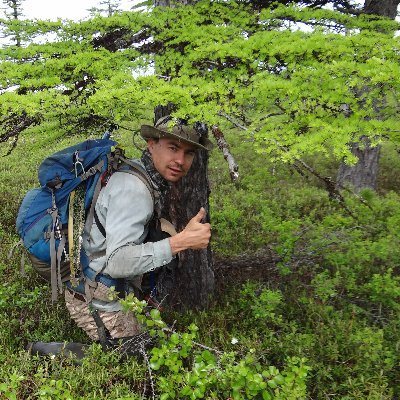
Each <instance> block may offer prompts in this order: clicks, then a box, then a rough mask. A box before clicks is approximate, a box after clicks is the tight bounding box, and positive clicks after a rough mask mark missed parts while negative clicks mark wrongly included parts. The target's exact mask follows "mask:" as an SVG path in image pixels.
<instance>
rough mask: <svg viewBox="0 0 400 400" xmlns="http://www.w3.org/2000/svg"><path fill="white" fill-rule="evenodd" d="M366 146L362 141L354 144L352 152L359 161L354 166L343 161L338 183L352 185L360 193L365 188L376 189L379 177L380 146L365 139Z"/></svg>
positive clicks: (340, 185) (342, 185) (339, 185)
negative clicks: (373, 144)
mask: <svg viewBox="0 0 400 400" xmlns="http://www.w3.org/2000/svg"><path fill="white" fill-rule="evenodd" d="M364 142H365V146H363V147H361V144H360V143H356V144H354V145H353V146H352V149H351V152H352V153H353V154H354V155H355V156H357V158H358V161H357V163H356V164H355V165H354V166H348V165H346V164H344V163H342V164H341V165H340V167H339V171H338V177H337V185H338V187H339V188H342V187H344V186H351V188H352V189H353V190H354V191H355V192H356V193H359V192H360V190H362V189H363V188H369V189H373V190H376V189H377V187H376V182H377V178H378V169H379V156H380V150H381V147H380V146H375V147H371V146H369V144H368V143H367V139H364Z"/></svg>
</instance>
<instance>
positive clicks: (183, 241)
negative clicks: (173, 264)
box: [169, 207, 211, 255]
mask: <svg viewBox="0 0 400 400" xmlns="http://www.w3.org/2000/svg"><path fill="white" fill-rule="evenodd" d="M205 215H206V210H205V209H204V208H203V207H201V208H200V211H199V212H198V213H197V214H196V215H195V216H194V217H193V218H192V219H191V220H190V221H189V223H188V224H187V225H186V227H185V229H184V230H183V231H182V232H180V233H178V234H177V235H175V236H172V237H170V238H169V241H170V245H171V250H172V254H173V255H175V254H176V253H179V252H180V251H182V250H186V249H193V250H197V249H205V248H206V247H207V246H208V243H209V242H210V237H211V226H210V224H208V223H204V224H203V223H202V222H201V221H202V219H203V218H204V217H205Z"/></svg>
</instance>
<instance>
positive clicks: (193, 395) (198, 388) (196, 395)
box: [122, 289, 310, 400]
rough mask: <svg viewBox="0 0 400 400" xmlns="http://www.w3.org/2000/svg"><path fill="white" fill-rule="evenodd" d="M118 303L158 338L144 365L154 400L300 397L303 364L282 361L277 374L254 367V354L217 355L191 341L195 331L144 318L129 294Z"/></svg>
mask: <svg viewBox="0 0 400 400" xmlns="http://www.w3.org/2000/svg"><path fill="white" fill-rule="evenodd" d="M248 290H249V289H247V291H248ZM267 297H268V296H267ZM270 297H271V296H270ZM265 301H268V299H265ZM122 304H123V305H124V306H125V308H127V309H130V310H132V311H134V312H135V313H137V316H138V319H139V321H141V323H142V324H143V325H144V326H147V327H148V328H149V333H150V334H151V335H153V336H154V337H157V339H158V341H157V346H156V347H154V348H153V349H152V350H151V358H150V360H149V362H150V367H151V369H152V370H153V371H154V372H155V373H156V374H157V375H156V381H157V388H158V391H159V398H160V399H164V400H168V399H176V398H180V399H203V398H221V396H222V398H227V397H232V398H233V399H242V398H246V399H252V398H260V396H261V398H263V399H299V398H304V397H305V394H306V385H305V380H306V378H307V375H308V371H309V370H310V368H309V367H308V366H307V364H306V360H305V359H300V358H296V357H292V358H289V359H287V365H286V367H285V369H284V370H283V371H282V372H280V371H279V370H278V369H277V368H276V367H274V366H269V367H266V366H265V365H262V364H260V363H259V362H258V360H257V358H256V357H255V355H254V354H253V353H254V350H250V351H249V352H248V354H246V355H244V356H242V357H241V356H240V354H237V353H236V352H227V353H226V352H221V351H218V350H216V349H212V348H209V347H207V346H204V345H202V344H200V343H198V342H196V341H195V339H197V331H198V330H199V328H198V327H197V326H196V325H194V324H191V325H189V326H188V328H187V332H183V333H179V332H175V331H173V330H171V329H170V328H168V326H167V325H166V324H165V322H163V320H162V319H161V315H160V312H159V311H158V310H155V309H152V310H151V311H150V313H149V314H147V315H146V314H144V313H143V312H144V308H145V306H146V303H145V302H141V301H139V300H137V299H136V298H135V297H134V296H132V295H130V296H128V297H127V298H126V299H125V300H123V301H122Z"/></svg>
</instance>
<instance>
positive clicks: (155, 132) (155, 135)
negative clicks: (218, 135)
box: [140, 125, 214, 151]
mask: <svg viewBox="0 0 400 400" xmlns="http://www.w3.org/2000/svg"><path fill="white" fill-rule="evenodd" d="M140 134H141V136H142V138H143V139H144V140H147V139H161V138H168V137H169V138H172V139H176V140H179V141H180V142H185V143H190V144H191V145H193V146H194V147H196V148H197V149H202V150H206V151H210V150H211V149H212V148H213V147H214V145H213V144H212V143H211V142H210V140H208V139H207V138H204V137H203V138H200V142H201V143H196V142H194V141H192V140H189V139H183V138H182V137H181V136H178V135H175V134H174V133H172V132H168V131H164V130H162V129H157V128H155V127H154V126H151V125H142V126H141V128H140Z"/></svg>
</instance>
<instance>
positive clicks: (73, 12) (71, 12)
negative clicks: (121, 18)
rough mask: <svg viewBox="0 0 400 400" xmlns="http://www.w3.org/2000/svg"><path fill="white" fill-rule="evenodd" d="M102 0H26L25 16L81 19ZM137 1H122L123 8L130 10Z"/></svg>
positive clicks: (24, 6)
mask: <svg viewBox="0 0 400 400" xmlns="http://www.w3.org/2000/svg"><path fill="white" fill-rule="evenodd" d="M100 1H101V0H66V1H65V0H61V1H60V0H58V1H57V0H24V1H23V3H22V7H23V11H24V16H25V18H28V19H34V18H38V19H51V20H56V19H57V18H61V19H73V20H80V19H84V18H86V17H88V16H89V12H88V9H90V8H92V7H99V3H100ZM134 3H135V2H134V1H132V0H123V1H121V8H122V9H124V10H129V9H130V8H131V7H132V5H133V4H134Z"/></svg>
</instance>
